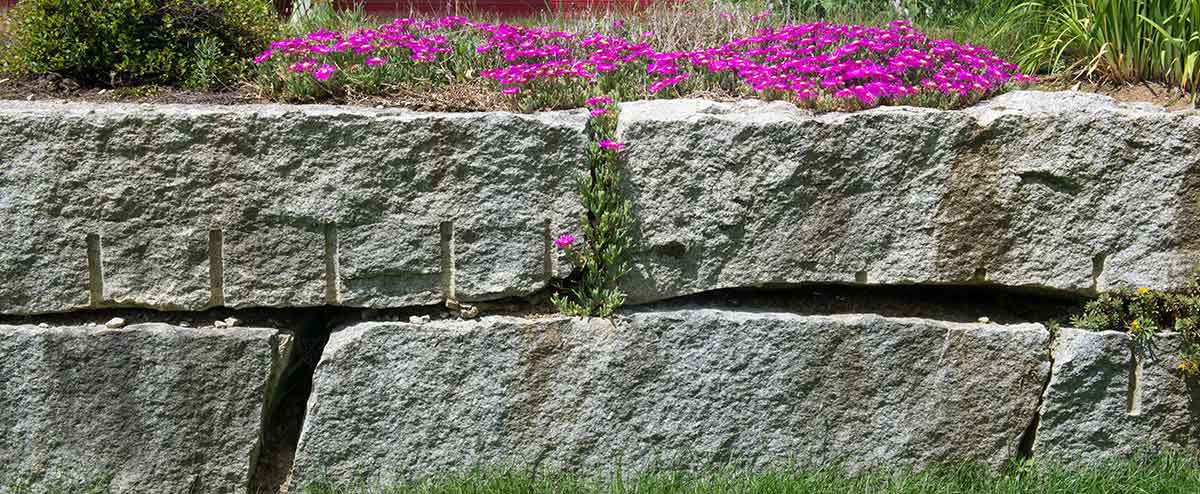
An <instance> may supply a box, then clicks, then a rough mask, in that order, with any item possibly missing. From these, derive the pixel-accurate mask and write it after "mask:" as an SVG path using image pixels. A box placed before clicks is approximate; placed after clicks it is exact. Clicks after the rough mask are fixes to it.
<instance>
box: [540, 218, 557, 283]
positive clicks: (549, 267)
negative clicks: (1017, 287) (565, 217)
mask: <svg viewBox="0 0 1200 494" xmlns="http://www.w3.org/2000/svg"><path fill="white" fill-rule="evenodd" d="M553 235H554V234H553V233H551V231H550V220H549V219H546V220H542V273H543V274H544V276H545V279H546V283H550V280H552V279H554V273H555V272H556V271H557V269H556V268H557V266H555V264H556V262H555V261H557V259H555V256H554V236H553Z"/></svg>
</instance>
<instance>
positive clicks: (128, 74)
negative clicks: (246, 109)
mask: <svg viewBox="0 0 1200 494" xmlns="http://www.w3.org/2000/svg"><path fill="white" fill-rule="evenodd" d="M12 18H13V37H14V39H13V46H12V50H13V51H12V55H13V56H14V58H15V59H16V60H17V61H18V63H19V64H20V68H21V69H22V70H24V71H28V72H33V73H45V72H57V73H60V74H62V75H64V76H68V77H71V78H73V79H76V80H79V81H81V82H87V83H104V84H111V85H114V86H116V85H123V84H137V83H155V84H169V85H187V86H192V87H196V88H200V89H211V88H212V87H213V86H215V85H218V84H220V83H222V82H227V81H229V80H230V78H231V77H233V76H235V75H237V74H238V73H239V72H240V71H242V70H244V69H245V67H246V63H245V59H246V58H247V57H251V56H253V55H254V53H256V52H257V51H258V49H259V48H260V47H261V46H262V45H263V44H264V43H265V42H266V40H268V39H270V38H271V37H273V36H275V35H276V33H277V26H278V22H277V20H276V18H275V15H274V10H273V8H272V7H271V4H270V2H269V0H22V1H21V2H20V3H19V4H18V5H17V7H16V8H15V9H14V11H13V12H12Z"/></svg>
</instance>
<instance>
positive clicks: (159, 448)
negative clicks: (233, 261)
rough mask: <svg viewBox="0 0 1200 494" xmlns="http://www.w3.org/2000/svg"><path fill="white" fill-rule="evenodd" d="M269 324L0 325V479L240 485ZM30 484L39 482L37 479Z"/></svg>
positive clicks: (146, 487) (172, 491) (113, 487)
mask: <svg viewBox="0 0 1200 494" xmlns="http://www.w3.org/2000/svg"><path fill="white" fill-rule="evenodd" d="M281 338H282V335H277V332H276V331H275V330H266V329H244V328H238V329H236V330H217V329H205V330H195V329H184V328H179V327H173V326H168V325H165V324H139V325H132V326H129V327H126V328H124V329H117V330H111V329H95V328H86V327H52V328H40V327H37V326H0V479H3V481H4V482H5V483H6V485H11V484H12V483H13V482H21V481H32V483H33V486H34V487H35V488H39V487H46V488H63V487H65V486H66V485H71V484H72V483H78V484H91V483H93V482H98V481H99V482H103V481H105V480H107V481H108V482H107V483H106V484H105V487H106V488H107V490H105V491H104V492H112V493H114V494H123V493H147V492H155V493H167V494H193V493H198V492H203V493H234V492H237V493H243V492H246V489H247V483H248V481H249V478H250V472H251V469H252V466H251V459H252V458H253V457H254V456H253V455H252V453H253V452H254V451H255V448H256V447H257V445H258V441H259V432H260V429H261V421H262V414H263V402H264V400H265V397H266V396H267V389H268V387H269V386H271V384H272V382H273V378H272V372H273V365H274V362H286V356H285V355H281V354H279V352H281V351H284V350H281V349H280V346H279V344H280V340H281ZM35 492H37V491H36V490H35Z"/></svg>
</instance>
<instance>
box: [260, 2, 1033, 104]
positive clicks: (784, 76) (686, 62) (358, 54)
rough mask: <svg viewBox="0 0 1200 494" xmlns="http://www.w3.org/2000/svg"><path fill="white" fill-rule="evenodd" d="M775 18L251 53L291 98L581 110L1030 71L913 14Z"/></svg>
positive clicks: (918, 87) (906, 96) (451, 23)
mask: <svg viewBox="0 0 1200 494" xmlns="http://www.w3.org/2000/svg"><path fill="white" fill-rule="evenodd" d="M728 15H729V16H733V14H728ZM767 19H768V16H767V15H763V14H760V15H758V16H751V18H750V19H748V20H746V21H747V23H748V24H749V25H753V26H754V29H752V30H747V32H743V33H742V34H741V35H739V36H735V37H731V38H730V39H728V40H726V41H724V42H722V43H715V44H712V45H709V46H695V47H690V48H685V47H678V46H673V47H668V48H664V47H661V46H659V43H657V42H656V41H657V40H656V38H657V35H658V33H656V32H653V31H641V32H639V31H636V30H633V29H630V28H627V27H626V26H625V23H624V22H623V21H621V20H616V21H614V22H612V24H611V25H608V26H603V27H602V28H599V29H595V30H592V31H591V32H575V31H569V30H559V29H552V28H548V27H526V26H520V25H513V24H505V23H493V22H476V21H473V20H471V19H468V18H466V17H459V16H448V17H441V18H435V19H424V20H420V19H413V18H403V19H396V20H395V21H393V22H390V23H386V24H383V25H381V26H378V27H377V28H361V29H356V30H351V31H345V32H332V31H327V30H323V29H322V30H317V31H314V32H310V33H307V34H305V35H301V36H297V37H291V38H286V39H281V40H277V41H274V42H272V43H271V44H270V47H269V48H268V49H266V50H265V51H264V52H262V54H260V55H259V56H258V57H256V58H255V60H254V62H255V63H256V64H258V65H259V66H260V67H261V68H262V69H263V74H264V76H263V77H264V78H265V79H266V83H267V84H268V85H269V87H270V88H271V91H272V92H273V93H274V94H276V95H277V96H281V97H284V98H290V99H299V100H303V99H320V98H323V97H329V96H337V95H343V94H347V93H355V94H383V93H387V92H388V91H390V90H392V89H395V88H397V87H412V86H414V85H415V86H419V87H426V88H436V87H439V86H442V87H444V86H447V85H452V84H456V83H468V82H479V81H484V82H486V84H487V85H488V86H490V90H492V91H494V92H497V93H499V94H502V95H505V96H506V97H507V98H509V99H510V100H511V101H512V102H514V106H515V107H516V108H518V109H522V110H535V109H547V108H566V107H579V106H583V103H584V100H586V99H587V98H589V97H592V96H596V95H600V94H604V95H609V96H613V97H615V98H617V99H618V100H630V99H639V98H653V97H678V96H685V95H691V94H711V93H715V94H719V95H725V96H732V97H756V98H761V99H770V100H775V99H784V100H790V101H793V102H796V103H797V104H800V105H803V106H808V107H815V108H821V109H850V110H852V109H860V108H869V107H873V106H878V105H885V104H910V105H919V106H934V107H944V108H945V107H961V106H965V105H969V104H972V103H974V102H976V101H978V100H979V99H981V98H985V97H987V96H989V95H992V94H995V93H996V92H998V91H1003V90H1005V89H1007V88H1009V87H1012V86H1014V85H1020V84H1025V83H1028V82H1031V81H1032V78H1031V77H1030V76H1027V75H1025V74H1022V73H1021V72H1020V71H1019V70H1018V68H1017V66H1016V65H1015V64H1013V63H1011V62H1009V61H1006V60H1004V59H1002V58H1001V57H999V56H997V55H996V54H995V53H993V52H992V51H991V50H989V49H987V48H984V47H980V46H974V45H971V44H967V43H959V42H956V41H954V40H950V39H936V38H932V37H930V36H928V35H926V34H925V33H923V32H921V31H920V30H918V29H916V28H915V27H914V26H913V25H912V24H911V23H909V22H907V21H892V22H890V23H887V24H884V25H879V26H868V25H857V24H841V23H833V22H810V23H800V24H783V25H769V24H768V23H767V22H768V21H767ZM730 21H731V22H732V21H734V19H732V18H731V19H730Z"/></svg>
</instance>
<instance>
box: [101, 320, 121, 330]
mask: <svg viewBox="0 0 1200 494" xmlns="http://www.w3.org/2000/svg"><path fill="white" fill-rule="evenodd" d="M104 327H106V328H108V329H118V328H123V327H125V320H124V319H121V318H119V317H114V318H112V319H109V320H108V322H106V323H104Z"/></svg>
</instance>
